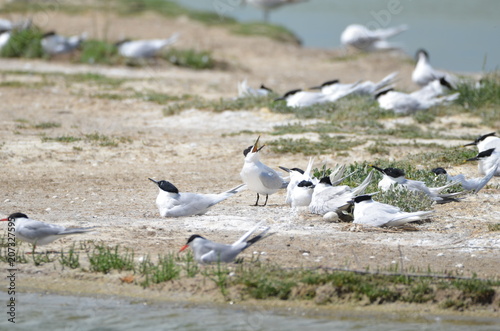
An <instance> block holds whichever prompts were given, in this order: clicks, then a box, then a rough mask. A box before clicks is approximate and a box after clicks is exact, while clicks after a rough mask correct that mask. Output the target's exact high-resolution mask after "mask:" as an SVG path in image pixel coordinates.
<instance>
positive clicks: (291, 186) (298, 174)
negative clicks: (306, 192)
mask: <svg viewBox="0 0 500 331" xmlns="http://www.w3.org/2000/svg"><path fill="white" fill-rule="evenodd" d="M313 164H314V158H312V157H311V158H309V163H308V164H307V168H306V170H305V171H304V170H302V169H299V168H292V169H288V168H286V167H282V166H280V167H279V168H280V169H281V170H284V171H286V172H288V173H289V174H290V182H289V183H288V186H287V187H286V199H285V203H286V204H288V205H291V206H292V194H293V191H294V190H295V188H296V187H297V185H298V184H299V183H300V182H303V181H305V182H311V184H312V185H313V188H314V184H313V183H312V178H311V170H312V166H313ZM301 187H307V185H303V186H301ZM301 190H302V189H301ZM309 200H310V199H309ZM308 205H309V203H308V204H307V205H306V206H308ZM292 207H293V206H292Z"/></svg>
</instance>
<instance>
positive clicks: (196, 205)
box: [148, 178, 246, 217]
mask: <svg viewBox="0 0 500 331" xmlns="http://www.w3.org/2000/svg"><path fill="white" fill-rule="evenodd" d="M148 179H149V180H150V181H152V182H153V183H155V184H156V185H158V188H159V192H158V196H157V197H156V206H158V210H159V211H160V215H161V216H162V217H182V216H192V215H203V214H205V213H206V212H207V211H208V209H209V208H210V207H212V206H213V205H215V204H218V203H219V202H221V201H224V200H226V199H227V198H229V197H231V196H233V195H235V194H236V193H238V192H241V191H243V190H245V189H246V186H245V185H244V184H240V185H238V186H236V187H234V188H232V189H230V190H229V191H226V192H223V193H219V194H199V193H180V192H179V190H178V189H177V187H175V186H174V185H173V184H172V183H170V182H168V181H166V180H160V181H156V180H154V179H151V178H148Z"/></svg>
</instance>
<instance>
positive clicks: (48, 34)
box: [42, 31, 56, 39]
mask: <svg viewBox="0 0 500 331" xmlns="http://www.w3.org/2000/svg"><path fill="white" fill-rule="evenodd" d="M55 35H56V33H55V32H54V31H49V32H46V33H44V34H43V35H42V39H43V38H46V37H50V36H55Z"/></svg>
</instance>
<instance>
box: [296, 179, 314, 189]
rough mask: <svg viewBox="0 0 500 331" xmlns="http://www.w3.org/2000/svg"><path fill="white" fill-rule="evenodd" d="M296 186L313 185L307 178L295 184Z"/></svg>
mask: <svg viewBox="0 0 500 331" xmlns="http://www.w3.org/2000/svg"><path fill="white" fill-rule="evenodd" d="M297 186H298V187H313V186H314V184H313V183H312V182H310V181H308V180H303V181H301V182H300V183H298V184H297Z"/></svg>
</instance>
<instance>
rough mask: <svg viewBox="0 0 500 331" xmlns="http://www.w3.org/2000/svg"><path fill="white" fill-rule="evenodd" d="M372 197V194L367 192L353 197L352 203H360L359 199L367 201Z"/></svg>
mask: <svg viewBox="0 0 500 331" xmlns="http://www.w3.org/2000/svg"><path fill="white" fill-rule="evenodd" d="M371 199H372V196H371V195H369V194H364V195H359V196H357V197H355V198H354V203H360V202H361V201H369V200H371Z"/></svg>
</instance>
